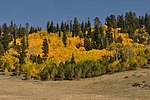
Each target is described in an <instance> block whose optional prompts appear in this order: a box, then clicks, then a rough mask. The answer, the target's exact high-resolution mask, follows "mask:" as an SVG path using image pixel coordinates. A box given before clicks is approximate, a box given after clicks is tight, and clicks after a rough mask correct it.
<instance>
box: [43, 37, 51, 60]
mask: <svg viewBox="0 0 150 100" xmlns="http://www.w3.org/2000/svg"><path fill="white" fill-rule="evenodd" d="M42 50H43V51H42V53H43V58H44V60H46V59H47V57H48V53H49V46H48V41H47V39H46V38H45V39H44V40H43V47H42Z"/></svg>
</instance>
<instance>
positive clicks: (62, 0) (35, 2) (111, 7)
mask: <svg viewBox="0 0 150 100" xmlns="http://www.w3.org/2000/svg"><path fill="white" fill-rule="evenodd" d="M127 11H133V12H136V13H137V15H144V14H145V13H146V12H147V13H149V14H150V0H0V24H2V23H4V22H6V23H10V21H11V20H13V21H14V22H15V23H17V24H18V25H19V24H23V25H24V24H25V23H26V22H29V23H30V25H33V26H36V25H39V26H41V27H43V28H46V23H47V21H48V20H53V21H54V23H55V24H56V23H60V22H61V21H62V20H64V21H67V20H72V19H73V18H74V17H75V16H76V17H77V18H78V20H79V21H82V20H83V21H86V20H87V18H88V17H90V19H91V22H92V21H93V19H94V18H95V17H99V18H100V20H101V21H102V23H104V20H105V18H106V16H109V15H110V14H115V15H119V14H122V13H125V12H127Z"/></svg>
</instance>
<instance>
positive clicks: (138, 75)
mask: <svg viewBox="0 0 150 100" xmlns="http://www.w3.org/2000/svg"><path fill="white" fill-rule="evenodd" d="M141 82H146V83H147V84H149V85H150V69H138V70H135V71H126V72H120V73H115V74H110V75H103V76H100V77H96V78H89V79H81V80H75V81H35V80H21V79H19V78H17V77H12V76H7V75H4V76H3V75H1V76H0V100H150V95H149V93H150V87H148V86H147V87H139V86H137V87H136V86H132V84H134V83H141Z"/></svg>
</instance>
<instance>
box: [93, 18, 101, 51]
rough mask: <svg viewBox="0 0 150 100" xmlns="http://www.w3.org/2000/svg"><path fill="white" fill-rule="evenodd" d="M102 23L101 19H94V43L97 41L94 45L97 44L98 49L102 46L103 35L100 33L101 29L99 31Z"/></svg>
mask: <svg viewBox="0 0 150 100" xmlns="http://www.w3.org/2000/svg"><path fill="white" fill-rule="evenodd" d="M100 23H101V22H100V20H99V18H98V17H96V18H95V19H94V37H93V38H92V39H93V41H95V42H93V43H96V44H95V45H96V49H100V46H101V44H100V38H101V33H100V29H99V27H100V26H101V24H100Z"/></svg>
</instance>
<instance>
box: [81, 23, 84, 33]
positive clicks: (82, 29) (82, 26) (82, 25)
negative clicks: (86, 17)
mask: <svg viewBox="0 0 150 100" xmlns="http://www.w3.org/2000/svg"><path fill="white" fill-rule="evenodd" d="M84 26H85V25H84V21H83V22H82V23H81V31H82V33H84Z"/></svg>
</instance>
